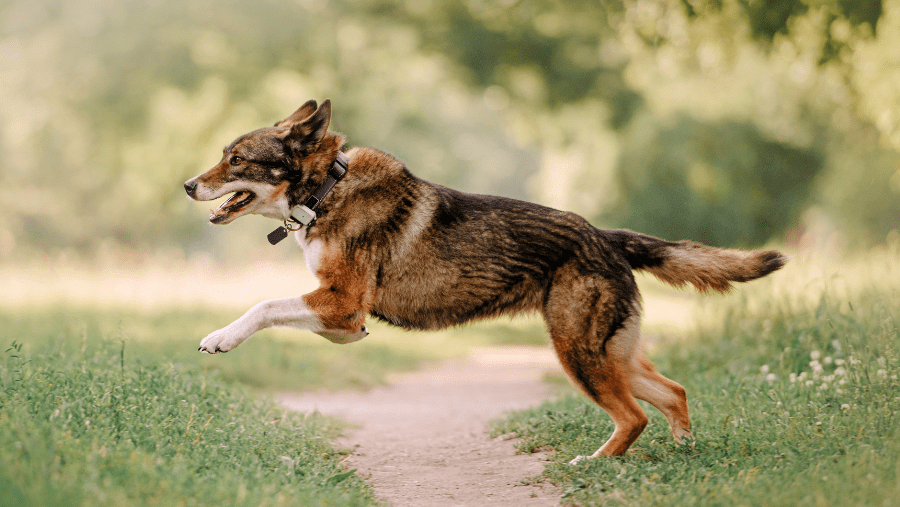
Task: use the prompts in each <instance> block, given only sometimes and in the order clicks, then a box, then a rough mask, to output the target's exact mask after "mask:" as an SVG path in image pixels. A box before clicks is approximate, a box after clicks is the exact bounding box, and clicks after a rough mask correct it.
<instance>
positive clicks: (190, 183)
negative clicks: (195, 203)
mask: <svg viewBox="0 0 900 507" xmlns="http://www.w3.org/2000/svg"><path fill="white" fill-rule="evenodd" d="M196 190H197V182H196V181H194V180H187V181H185V182H184V191H185V192H187V195H188V196H189V197H194V192H195V191H196Z"/></svg>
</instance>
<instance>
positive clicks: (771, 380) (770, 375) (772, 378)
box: [766, 373, 778, 384]
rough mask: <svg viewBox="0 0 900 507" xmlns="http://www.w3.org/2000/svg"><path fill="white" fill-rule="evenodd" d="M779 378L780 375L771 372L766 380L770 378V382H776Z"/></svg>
mask: <svg viewBox="0 0 900 507" xmlns="http://www.w3.org/2000/svg"><path fill="white" fill-rule="evenodd" d="M777 379H778V377H777V376H775V374H774V373H770V374H768V375H766V380H768V381H769V383H770V384H771V383H772V382H775V380H777Z"/></svg>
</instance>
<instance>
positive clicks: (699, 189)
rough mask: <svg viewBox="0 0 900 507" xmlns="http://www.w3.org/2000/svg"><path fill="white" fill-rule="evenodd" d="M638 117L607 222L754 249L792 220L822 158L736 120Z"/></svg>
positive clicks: (627, 143) (780, 232)
mask: <svg viewBox="0 0 900 507" xmlns="http://www.w3.org/2000/svg"><path fill="white" fill-rule="evenodd" d="M642 119H643V120H645V121H636V122H635V123H634V124H633V125H632V126H631V129H630V132H629V135H628V136H626V138H625V142H624V146H623V152H622V155H621V157H622V158H621V160H620V162H619V172H618V177H619V180H620V188H621V196H620V199H619V201H618V203H617V206H616V208H614V209H612V210H610V211H609V212H608V215H607V217H608V218H607V219H606V220H604V222H612V223H614V224H615V225H617V226H620V227H626V228H629V229H633V230H636V231H641V232H643V233H646V234H651V235H655V236H660V237H664V238H667V239H672V240H678V239H685V238H690V239H693V240H696V241H700V242H703V243H707V244H711V245H719V246H729V245H743V246H755V245H761V244H763V243H765V242H766V241H767V240H768V239H770V238H772V237H777V236H781V235H783V234H784V232H785V231H786V230H787V229H788V228H789V227H791V226H792V225H794V223H795V222H796V220H797V217H798V216H799V214H800V212H801V211H802V210H803V209H804V208H805V205H806V203H807V202H808V201H809V199H810V194H811V193H812V190H813V188H812V185H813V181H814V178H815V176H816V175H818V173H819V172H820V170H821V169H822V156H821V154H819V153H817V152H816V150H814V149H801V148H796V147H793V146H788V145H785V144H783V143H778V142H776V141H772V140H769V139H766V138H765V137H764V136H763V135H762V134H760V132H759V131H758V130H757V129H755V128H754V127H752V126H750V125H746V124H741V123H734V122H718V123H701V122H698V121H696V120H693V119H690V118H685V117H680V118H677V119H676V120H675V121H673V122H671V123H670V124H666V125H656V124H652V123H651V124H650V125H648V123H649V122H648V121H646V120H648V118H646V117H644V118H642Z"/></svg>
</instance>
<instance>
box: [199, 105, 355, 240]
mask: <svg viewBox="0 0 900 507" xmlns="http://www.w3.org/2000/svg"><path fill="white" fill-rule="evenodd" d="M330 122H331V101H329V100H327V99H326V100H325V101H324V102H323V103H322V105H321V106H317V105H316V101H314V100H310V101H309V102H307V103H305V104H303V105H302V106H300V109H297V111H295V112H294V114H292V115H290V116H288V117H287V118H286V119H284V120H282V121H280V122H278V123H276V124H275V126H274V127H266V128H261V129H259V130H254V131H253V132H250V133H249V134H244V135H242V136H241V137H238V138H237V139H235V140H234V142H232V143H231V144H230V145H228V147H226V148H225V150H224V154H223V156H222V160H221V161H220V162H219V163H218V164H217V165H216V166H215V167H213V168H212V169H210V170H209V171H206V172H205V173H203V174H200V175H198V176H196V177H194V178H191V179H189V180H188V181H186V182H185V183H184V190H185V191H186V192H187V195H188V197H190V198H191V199H194V200H196V201H211V200H213V199H217V198H219V197H222V196H223V195H226V194H229V193H233V194H234V195H232V196H231V197H230V198H228V199H227V200H226V201H225V202H223V203H222V204H221V205H220V206H219V207H218V208H216V209H215V210H213V212H212V214H211V215H210V216H209V221H210V222H212V223H214V224H228V223H231V222H232V221H234V220H235V219H236V218H238V217H239V216H242V215H247V214H251V213H254V214H258V215H265V216H268V217H272V218H277V219H279V220H282V219H284V218H286V217H288V216H289V215H290V210H291V206H292V205H294V204H296V203H294V202H291V201H292V193H293V192H294V191H296V190H297V188H295V187H299V186H302V185H304V184H305V183H307V182H308V181H310V179H311V178H314V176H316V175H317V174H318V173H322V177H323V178H324V173H326V172H327V171H328V166H329V165H330V163H331V162H330V160H331V159H333V156H332V157H331V159H328V161H325V159H327V158H328V156H329V155H336V153H337V150H338V149H339V148H340V145H341V144H343V138H342V137H340V136H339V135H335V134H333V133H329V132H328V125H329V123H330ZM326 139H327V141H328V142H323V141H326ZM332 152H333V153H332ZM323 171H324V172H323ZM292 187H294V188H292Z"/></svg>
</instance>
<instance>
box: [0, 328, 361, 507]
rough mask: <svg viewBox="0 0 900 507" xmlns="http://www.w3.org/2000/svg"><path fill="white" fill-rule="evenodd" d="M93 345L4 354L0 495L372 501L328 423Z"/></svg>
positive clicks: (44, 499)
mask: <svg viewBox="0 0 900 507" xmlns="http://www.w3.org/2000/svg"><path fill="white" fill-rule="evenodd" d="M116 345H118V346H116ZM90 348H91V349H92V350H86V351H85V352H84V353H77V354H68V355H66V356H63V355H62V354H61V353H59V352H54V351H42V352H40V353H36V354H26V353H23V347H22V345H21V344H20V343H17V342H13V343H12V344H11V345H10V346H9V347H8V348H7V349H6V351H5V353H3V354H2V356H0V505H17V506H29V505H33V506H44V505H54V506H68V505H73V506H74V505H96V506H127V505H165V506H168V505H194V506H205V505H209V506H223V505H227V506H244V505H246V506H258V505H273V506H274V505H278V506H281V505H284V506H289V505H296V506H318V505H347V506H364V505H374V504H375V501H374V500H373V498H372V496H371V494H370V492H369V489H368V487H367V486H366V485H365V483H363V481H362V480H361V479H359V478H358V477H357V476H356V475H355V474H354V471H352V470H344V469H343V468H342V467H341V464H340V462H341V459H342V457H343V456H342V455H341V454H340V453H338V452H336V451H335V450H334V449H332V448H331V446H330V445H329V441H330V439H331V438H332V437H334V436H335V434H336V432H337V431H338V429H337V428H336V427H335V425H334V423H332V422H330V421H328V420H325V419H323V418H321V417H313V416H305V415H302V414H290V413H286V412H285V411H284V410H281V409H278V408H276V407H275V406H274V405H273V404H272V403H271V402H264V401H259V400H257V399H255V397H253V396H251V395H248V393H247V392H246V390H244V389H242V388H240V387H238V386H235V385H234V384H232V383H228V382H224V381H222V379H221V378H220V377H219V375H217V374H214V373H204V372H203V371H202V369H201V368H199V367H197V366H194V365H175V364H171V363H169V364H166V363H163V362H159V361H156V360H155V359H154V360H151V361H149V362H145V361H143V360H140V359H139V360H135V359H131V358H130V350H129V349H128V348H127V347H124V348H123V344H121V343H120V344H114V343H106V344H101V345H95V346H91V347H90Z"/></svg>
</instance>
